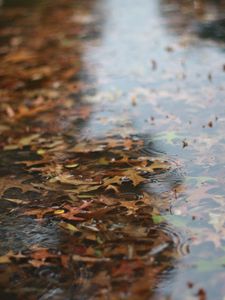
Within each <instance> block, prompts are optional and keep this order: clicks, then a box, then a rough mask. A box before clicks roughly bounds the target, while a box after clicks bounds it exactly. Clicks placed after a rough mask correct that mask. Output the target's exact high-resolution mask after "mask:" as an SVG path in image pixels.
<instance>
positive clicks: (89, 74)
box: [0, 0, 225, 300]
mask: <svg viewBox="0 0 225 300" xmlns="http://www.w3.org/2000/svg"><path fill="white" fill-rule="evenodd" d="M46 3H48V5H49V6H48V5H47V6H45V5H44V6H43V2H41V4H38V3H37V4H36V6H35V5H34V6H33V7H32V9H31V8H30V6H29V9H27V7H28V6H26V5H25V1H22V2H20V3H19V4H21V5H20V8H21V7H24V9H25V11H23V10H21V11H20V12H19V13H18V14H16V18H18V20H17V19H13V20H14V22H15V23H14V24H13V25H12V27H11V31H10V30H9V31H7V30H4V29H5V28H7V26H8V24H9V22H8V23H7V20H9V19H10V20H12V16H13V14H14V13H15V11H14V10H13V8H14V5H15V4H16V6H17V4H18V3H17V2H16V3H15V1H8V2H7V1H5V2H4V5H3V8H2V12H1V13H2V15H3V16H5V21H3V22H2V23H3V27H2V31H1V35H2V36H3V39H4V43H5V48H4V47H3V48H1V53H2V56H3V57H4V55H5V52H4V51H6V52H7V51H8V50H7V49H8V48H7V47H10V41H11V43H12V40H11V38H12V37H14V35H15V32H16V30H15V28H14V27H16V25H17V22H18V24H19V28H20V29H21V28H26V30H25V31H23V30H24V29H23V30H22V29H21V33H20V34H21V35H22V37H23V34H25V37H23V38H24V40H25V42H24V45H25V46H24V47H26V45H28V44H29V45H32V38H31V37H32V34H33V31H34V32H35V30H36V31H37V32H38V29H39V30H41V29H42V30H43V28H45V30H46V32H47V34H46V36H45V35H43V37H42V38H41V41H42V43H43V44H41V43H40V45H39V44H38V43H37V45H35V46H34V49H33V51H36V52H38V53H39V52H40V53H45V51H46V55H47V56H48V57H52V61H53V63H54V64H55V62H57V63H59V65H60V67H58V68H56V69H54V73H53V74H51V75H50V76H49V77H48V76H47V80H46V78H44V80H42V79H41V80H39V79H37V80H36V81H35V80H34V81H35V82H30V80H29V79H28V80H27V78H26V76H25V75H24V74H23V72H22V71H21V70H20V71H21V72H20V73H19V75H20V76H19V77H18V75H17V76H15V75H14V74H13V72H12V73H9V74H8V73H6V69H5V70H3V71H1V72H2V73H1V76H2V78H3V75H4V77H7V76H8V77H7V78H6V79H7V80H6V79H5V78H3V80H2V83H1V88H2V94H3V96H4V95H5V94H4V93H5V90H6V91H8V90H12V91H13V92H12V93H13V94H10V97H12V98H16V97H19V98H23V97H28V98H29V97H30V94H31V93H32V92H35V93H38V94H40V93H41V92H43V93H44V91H45V89H46V90H48V89H51V88H52V86H57V87H58V86H59V96H57V97H65V99H69V100H70V102H68V103H69V104H68V105H70V106H69V107H70V108H71V111H72V110H74V111H81V112H83V113H84V114H85V113H86V112H87V110H88V109H89V110H91V113H90V114H88V117H86V118H85V119H82V120H80V119H79V118H77V117H76V113H75V112H73V114H71V115H70V114H69V113H68V115H66V114H62V113H61V114H60V109H58V110H52V111H51V110H50V112H49V114H50V116H49V115H47V117H46V116H45V115H43V116H42V117H39V118H35V117H34V118H33V120H29V121H27V123H26V122H24V123H23V122H22V121H21V122H18V124H17V123H16V124H14V125H13V124H10V122H9V123H7V122H5V123H4V120H3V122H2V124H3V125H4V126H12V127H11V128H13V130H14V135H15V137H13V138H14V139H15V140H16V138H17V137H16V136H17V135H22V133H23V130H24V128H26V126H30V127H31V128H36V127H38V126H40V128H42V130H43V129H44V128H45V127H46V134H48V137H49V136H50V138H52V140H53V141H54V140H55V137H57V138H58V140H59V141H61V140H63V141H64V142H65V143H67V145H69V146H70V147H71V146H75V145H76V143H79V142H83V141H85V143H86V145H87V146H90V144H91V143H92V141H94V142H93V143H94V146H95V143H97V144H98V145H100V146H101V147H103V146H102V145H104V143H106V142H105V141H106V140H107V139H108V138H112V137H116V139H118V140H120V139H124V138H127V137H129V138H132V140H133V141H139V140H141V141H144V146H142V147H137V148H135V147H134V148H131V149H130V150H129V149H124V148H121V149H120V150H121V152H122V153H123V155H124V157H129V159H130V158H132V159H133V160H134V161H135V159H138V158H139V157H142V156H143V157H147V159H151V158H152V157H154V158H162V159H164V160H166V161H167V162H168V163H169V164H170V170H169V171H166V172H163V173H162V172H158V173H157V172H156V174H154V175H151V176H150V175H149V174H147V175H146V178H147V179H148V183H146V184H144V185H141V186H140V187H138V188H133V187H132V186H131V185H129V183H126V182H125V183H124V185H122V188H121V190H120V194H119V196H113V197H115V200H118V199H119V200H121V199H123V200H126V201H127V200H129V201H130V200H131V201H136V202H138V201H140V202H141V201H144V200H145V198H144V197H143V195H145V193H147V194H148V195H151V197H152V198H151V203H150V204H148V206H147V207H144V208H140V210H138V212H139V213H138V214H137V215H136V216H135V217H134V216H133V215H129V214H128V215H127V214H126V211H125V210H123V209H121V207H120V208H116V209H115V210H113V211H112V212H111V213H110V214H107V215H105V216H103V217H102V218H100V220H99V219H96V220H94V223H93V224H92V223H91V224H89V223H87V224H86V225H85V226H87V228H86V229H85V227H84V228H83V229H82V226H81V225H79V224H78V228H79V229H81V232H79V233H75V234H74V235H70V234H67V233H65V232H64V231H63V230H61V229H60V228H59V226H58V221H57V219H54V218H53V219H51V218H49V219H48V218H47V220H44V221H43V222H40V223H39V222H36V221H35V220H34V219H32V218H29V217H24V216H21V214H20V210H18V211H19V213H18V214H17V209H15V206H14V205H13V204H12V205H11V206H9V204H4V203H5V201H4V199H3V200H2V201H3V204H2V208H1V209H2V215H1V225H2V228H1V239H2V241H3V242H2V245H1V254H2V255H3V254H5V252H6V251H8V250H11V249H12V250H15V251H16V250H18V249H19V250H20V251H27V249H29V247H30V246H35V245H36V244H38V245H39V246H41V247H48V248H50V249H52V250H53V252H54V251H55V252H57V253H63V254H66V255H68V256H70V257H72V256H73V255H74V253H75V254H77V255H78V254H80V255H83V253H86V254H87V256H91V255H97V254H96V253H98V255H102V256H103V257H108V258H110V259H111V261H110V262H104V263H103V262H101V263H95V264H87V263H84V262H82V261H79V260H78V261H75V262H71V265H70V266H69V268H67V269H66V268H65V269H64V268H62V267H61V265H60V264H59V263H58V264H56V266H54V267H48V266H44V267H41V268H39V269H38V268H37V269H35V271H33V270H31V271H29V270H28V271H27V270H25V268H23V267H20V268H19V267H18V269H17V264H15V265H12V266H10V268H9V269H8V271H7V272H5V270H4V269H3V271H2V273H1V274H2V276H1V277H0V283H1V287H2V294H0V295H1V297H0V298H1V299H7V297H8V298H9V299H10V297H11V298H12V299H17V298H16V297H17V294H18V299H23V298H21V297H24V296H23V295H26V297H27V299H28V298H29V297H30V298H29V299H36V298H35V297H37V299H42V300H44V299H177V300H180V299H181V295H182V299H201V300H203V299H206V295H207V299H222V298H223V297H224V287H223V280H224V257H225V253H224V252H225V240H224V219H223V215H224V209H225V207H224V204H223V198H224V194H225V191H224V182H223V177H224V162H225V161H224V158H223V157H222V155H221V153H222V152H223V150H224V87H223V82H224V76H225V75H224V74H225V73H224V72H223V69H224V67H223V65H224V62H225V61H224V45H223V43H222V42H223V39H224V37H223V30H224V29H223V22H222V21H221V20H223V18H224V15H223V7H224V5H223V3H222V2H213V1H206V2H202V1H166V0H164V1H157V0H152V1H149V0H140V1H136V0H124V1H120V0H105V1H103V0H96V1H92V2H90V1H86V2H84V1H78V2H73V1H58V2H57V3H56V7H57V4H58V5H59V7H60V5H61V9H62V11H64V9H65V7H66V13H65V14H64V15H63V14H61V13H60V9H59V10H57V8H54V5H55V4H54V3H53V2H51V1H48V2H46ZM71 4H72V5H71ZM11 7H12V10H11ZM39 8H41V10H39V11H38V9H39ZM48 12H49V16H48ZM71 14H72V15H71ZM27 15H29V17H30V20H28V21H26V20H27V19H26V18H27ZM33 16H34V18H33ZM61 20H62V22H65V24H66V23H67V21H68V20H73V22H74V23H73V24H75V25H73V26H74V27H73V26H71V25H69V26H67V27H65V28H66V30H68V32H66V33H65V32H63V30H62V29H61V26H60V21H61ZM218 20H219V21H218ZM27 22H28V23H27ZM28 24H31V27H30V29H29V30H27V27H26V26H27V25H28ZM215 24H216V25H215ZM218 26H219V28H218ZM32 30H33V31H32ZM43 31H44V30H43ZM24 32H25V33H24ZM49 34H52V35H53V37H52V38H51V39H49ZM201 37H206V38H208V39H207V40H204V39H201ZM39 38H40V37H39ZM218 39H219V40H220V41H219V43H217V42H215V40H216V41H217V40H218ZM74 40H75V41H76V40H77V41H78V42H77V44H75V45H74V46H73V47H74V48H73V47H69V46H68V45H70V43H72V42H71V41H74ZM13 41H14V43H15V41H16V42H18V41H19V42H20V40H18V39H17V40H15V39H14V40H13ZM22 43H23V42H22ZM62 45H63V46H62ZM11 46H12V45H11ZM16 47H17V46H16ZM61 47H62V48H61ZM63 47H65V48H63ZM66 47H68V49H66ZM71 48H72V51H71ZM62 49H63V51H64V52H63V55H62V54H61V53H62ZM49 53H50V54H49ZM44 56H45V55H43V57H44ZM40 61H41V64H43V65H51V61H50V62H49V61H45V59H43V58H42V59H41V58H40ZM40 61H39V63H40ZM71 64H72V68H74V70H76V71H74V74H72V75H71V76H69V75H68V73H69V68H70V66H71ZM51 67H52V65H51ZM25 68H28V69H29V68H31V69H32V68H34V66H32V65H29V64H28V65H27V66H25ZM67 69H68V70H67ZM66 71H68V73H66ZM72 71H73V70H72ZM63 72H65V73H63ZM61 73H63V74H65V75H64V76H65V77H63V79H62V78H61V77H60V76H61ZM8 78H10V80H8ZM15 78H16V80H18V82H17V84H16V85H15V84H14V82H13V83H12V79H14V80H15ZM68 82H69V84H68ZM27 91H29V93H30V94H28V92H27ZM40 91H41V92H40ZM7 96H8V94H7ZM4 97H5V98H6V99H7V97H6V96H4ZM10 97H9V98H10ZM57 97H56V98H57ZM5 98H4V99H5ZM4 101H7V100H4ZM28 102H29V101H28ZM71 103H72V104H71ZM51 113H52V114H53V115H54V116H59V117H58V118H55V117H54V118H52V117H51ZM48 118H50V119H51V120H54V122H53V123H51V124H49V121H48V120H49V119H48ZM46 120H47V121H46ZM17 126H18V127H17ZM13 138H12V139H13ZM42 138H43V136H42ZM2 139H3V142H2V143H4V142H5V140H6V137H5V136H4V134H3V137H2ZM43 145H45V139H43V141H42V144H41V146H42V147H43V148H44V147H45V146H43ZM38 146H39V148H40V145H38ZM35 147H37V145H35V144H34V145H33V149H36V148H35ZM44 149H45V148H44ZM47 149H48V148H47ZM50 149H51V148H50ZM102 149H103V150H101V151H97V153H86V154H85V153H77V154H75V155H74V157H73V158H75V159H76V162H78V163H79V165H81V166H82V167H83V168H84V170H85V172H86V174H87V175H86V176H87V177H88V176H89V175H90V174H92V175H90V176H93V174H94V172H106V173H107V172H109V171H114V169H115V167H114V165H113V164H109V166H107V167H106V166H105V165H104V163H103V166H101V165H100V166H98V165H96V162H101V161H102V159H103V160H109V159H112V158H114V157H116V160H119V158H118V157H117V156H116V155H117V154H115V153H116V152H115V151H114V150H113V149H107V148H106V147H103V148H102ZM34 152H35V151H34ZM81 152H82V151H81ZM29 155H34V154H32V151H30V149H29V147H27V149H26V147H25V148H23V149H21V150H15V152H13V151H11V150H9V151H3V152H2V154H1V164H0V167H1V170H0V174H1V176H2V181H3V179H4V176H6V175H7V176H8V177H10V180H12V181H13V179H14V178H18V177H19V176H20V177H22V178H23V179H24V180H25V182H26V183H27V182H28V184H29V182H32V183H34V182H35V183H39V184H40V183H41V184H43V182H44V180H43V178H42V177H41V175H40V173H38V172H37V171H36V172H35V171H34V172H33V173H31V174H30V173H29V174H28V172H27V170H25V167H24V165H23V164H18V163H17V164H14V162H15V161H16V162H18V161H23V160H25V157H28V156H29ZM51 155H52V162H53V163H54V161H56V162H57V163H58V164H59V165H60V164H61V165H62V164H64V162H65V161H66V160H67V159H68V157H69V155H70V154H68V153H67V151H66V150H65V148H62V149H61V148H59V150H54V147H53V150H52V152H51ZM35 159H36V158H34V157H29V160H35ZM11 163H12V167H11V168H10V169H9V168H8V166H9V165H10V164H11ZM121 165H122V167H121V166H120V168H124V165H123V164H121ZM116 166H117V167H116V168H118V165H116ZM75 172H76V171H75ZM14 176H15V177H14ZM61 192H62V191H60V190H58V191H57V192H54V191H50V192H46V193H44V194H42V192H41V191H36V192H33V193H29V192H26V191H21V190H18V189H17V190H15V189H10V190H9V191H7V193H6V194H4V197H8V198H14V197H15V196H17V198H18V197H19V198H20V200H21V199H22V200H24V201H30V200H32V205H30V204H29V205H28V208H30V207H31V208H32V207H38V206H40V205H41V206H42V207H43V208H46V207H48V206H50V205H52V206H54V207H57V208H58V206H59V205H60V204H61V203H62V202H63V201H65V195H61ZM43 195H44V196H43ZM104 195H105V193H104V192H102V193H101V192H97V193H96V194H94V196H93V197H96V199H98V197H99V196H104ZM107 195H108V194H107ZM109 195H110V196H111V197H112V194H110V193H109ZM4 197H3V198H4ZM143 199H144V200H143ZM146 201H147V200H146ZM6 203H7V202H6ZM76 204H77V203H76ZM4 205H5V206H4ZM9 209H12V211H11V210H10V211H9ZM14 209H15V215H14V214H12V213H14ZM22 211H23V210H22ZM154 211H156V212H157V213H156V214H155V213H154ZM9 212H10V214H9ZM154 215H157V216H158V219H155V220H154V217H153V216H154ZM17 216H18V217H17ZM146 216H147V217H146ZM96 224H97V225H96ZM79 226H80V227H79ZM88 226H89V227H90V226H92V227H93V226H99V228H100V229H101V232H100V233H92V234H91V233H90V231H89V229H90V228H89V229H88ZM95 234H96V236H97V238H96V236H95ZM94 236H95V237H94ZM87 249H88V250H87ZM93 249H95V250H96V253H94V254H93ZM85 251H86V252H85ZM55 252H54V253H55ZM88 253H89V254H88ZM133 257H139V258H141V259H143V261H142V262H141V263H140V262H138V263H140V265H138V266H135V265H134V263H133V260H134V259H133ZM209 261H211V262H212V263H211V265H210V264H209ZM132 263H133V265H132ZM135 263H137V262H136V261H135ZM115 268H116V269H118V270H120V272H121V274H122V275H120V276H121V277H120V276H119V275H118V274H117V272H118V270H115ZM123 268H127V269H126V270H125V271H124V270H123ZM18 270H19V271H18ZM134 270H135V271H134ZM4 272H5V273H4ZM15 272H18V273H19V275H18V278H17V277H16V276H15V278H14V277H13V278H11V279H10V280H9V281H8V280H7V278H8V277H10V274H11V273H15ZM29 272H30V273H29ZM112 274H114V275H113V276H112ZM111 276H112V278H111ZM29 278H32V279H33V281H36V282H35V283H31V281H30V279H29ZM46 281H47V282H48V285H46ZM102 281H103V283H102V284H101V282H102ZM10 289H11V291H10V292H12V293H14V294H13V295H11V294H10V293H9V290H10ZM20 295H22V296H20ZM33 295H34V296H33ZM32 297H33V298H32ZM204 297H205V298H204Z"/></svg>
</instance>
